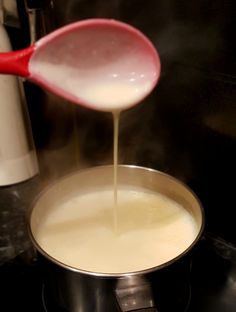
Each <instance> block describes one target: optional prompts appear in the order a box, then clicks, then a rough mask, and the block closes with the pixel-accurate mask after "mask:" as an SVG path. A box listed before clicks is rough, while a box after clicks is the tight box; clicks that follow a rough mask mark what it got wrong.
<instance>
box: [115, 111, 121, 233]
mask: <svg viewBox="0 0 236 312" xmlns="http://www.w3.org/2000/svg"><path fill="white" fill-rule="evenodd" d="M119 119H120V111H113V129H114V130H113V167H114V168H113V175H114V176H113V184H114V205H113V226H114V232H115V233H117V230H118V207H117V197H118V194H117V193H118V192H117V171H118V142H119Z"/></svg>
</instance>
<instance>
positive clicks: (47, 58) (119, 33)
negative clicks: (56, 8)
mask: <svg viewBox="0 0 236 312" xmlns="http://www.w3.org/2000/svg"><path fill="white" fill-rule="evenodd" d="M0 73H3V74H14V75H18V76H22V77H25V78H27V79H29V80H30V81H32V82H34V83H36V84H38V85H40V86H41V87H43V88H45V89H47V90H49V91H51V92H53V93H55V94H57V95H59V96H61V97H63V98H65V99H67V100H69V101H71V102H74V103H76V104H80V105H83V106H86V107H90V108H93V109H96V110H102V111H113V110H121V109H126V108H129V107H131V106H133V105H135V104H137V103H139V102H140V101H141V100H142V99H144V98H145V97H146V96H147V95H148V94H149V93H150V92H151V91H152V90H153V88H154V87H155V85H156V83H157V81H158V78H159V76H160V60H159V56H158V53H157V51H156V49H155V48H154V46H153V45H152V43H151V42H150V41H149V40H148V39H147V37H146V36H145V35H144V34H142V33H141V32H140V31H139V30H137V29H135V28H134V27H132V26H130V25H128V24H125V23H123V22H119V21H115V20H109V19H88V20H84V21H79V22H76V23H72V24H69V25H67V26H65V27H62V28H60V29H57V30H56V31H54V32H52V33H50V34H49V35H47V36H45V37H44V38H42V39H40V40H39V41H37V42H36V43H35V44H34V45H32V46H30V47H28V48H26V49H23V50H20V51H14V52H9V53H0Z"/></svg>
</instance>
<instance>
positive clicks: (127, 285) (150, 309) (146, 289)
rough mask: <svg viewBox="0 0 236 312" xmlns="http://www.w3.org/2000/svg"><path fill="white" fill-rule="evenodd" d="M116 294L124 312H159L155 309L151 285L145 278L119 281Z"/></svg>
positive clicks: (134, 277)
mask: <svg viewBox="0 0 236 312" xmlns="http://www.w3.org/2000/svg"><path fill="white" fill-rule="evenodd" d="M115 293H116V299H117V301H118V304H119V307H120V309H121V311H122V312H131V311H135V312H158V310H157V309H156V308H155V307H154V300H153V296H152V289H151V285H150V283H149V282H148V280H147V279H146V278H144V277H143V276H127V277H124V278H121V279H119V280H118V283H117V287H116V290H115Z"/></svg>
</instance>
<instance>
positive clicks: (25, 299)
mask: <svg viewBox="0 0 236 312" xmlns="http://www.w3.org/2000/svg"><path fill="white" fill-rule="evenodd" d="M30 252H31V250H29V252H28V253H24V254H21V255H20V256H18V257H16V258H15V259H13V260H11V261H10V262H8V263H5V264H4V265H2V266H1V267H0V290H1V307H0V310H1V311H2V312H13V311H24V312H45V311H47V309H46V310H45V302H44V296H43V289H44V286H43V281H42V278H41V274H40V270H39V266H38V263H37V259H36V258H35V257H33V256H32V254H29V253H30ZM29 259H31V260H30V261H29ZM191 280H192V282H191V292H190V293H191V294H190V304H189V306H188V309H187V311H183V312H235V311H236V248H235V247H234V245H232V244H230V243H228V242H226V241H224V240H222V239H218V238H215V237H213V236H210V235H205V237H204V238H203V239H202V240H201V241H200V242H199V244H198V246H197V247H196V248H195V250H194V253H193V256H192V278H191ZM48 311H49V309H48ZM50 311H52V310H51V309H50ZM173 311H174V307H173ZM56 312H58V311H56Z"/></svg>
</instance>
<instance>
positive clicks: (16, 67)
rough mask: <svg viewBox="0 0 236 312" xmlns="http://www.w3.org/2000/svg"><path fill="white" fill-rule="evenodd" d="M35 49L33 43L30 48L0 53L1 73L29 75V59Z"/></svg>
mask: <svg viewBox="0 0 236 312" xmlns="http://www.w3.org/2000/svg"><path fill="white" fill-rule="evenodd" d="M34 49H35V46H34V45H32V46H30V47H28V48H25V49H23V50H18V51H12V52H3V53H0V73H1V74H12V75H16V76H21V77H26V78H27V77H29V75H30V72H29V66H28V65H29V60H30V57H31V55H32V53H33V51H34Z"/></svg>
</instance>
